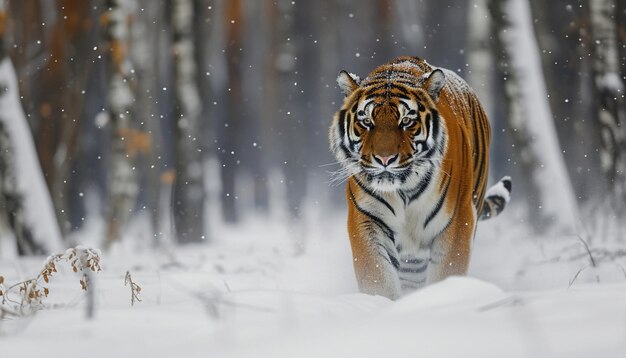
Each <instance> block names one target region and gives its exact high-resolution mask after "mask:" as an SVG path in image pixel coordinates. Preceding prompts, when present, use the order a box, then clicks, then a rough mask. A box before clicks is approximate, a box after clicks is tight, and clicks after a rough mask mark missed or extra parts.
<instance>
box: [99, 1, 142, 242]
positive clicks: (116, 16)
mask: <svg viewBox="0 0 626 358" xmlns="http://www.w3.org/2000/svg"><path fill="white" fill-rule="evenodd" d="M107 6H108V9H109V11H108V23H107V28H106V37H107V40H108V41H109V46H110V48H109V52H108V54H109V58H108V60H109V92H108V105H109V116H110V120H111V125H112V128H111V131H112V133H111V146H112V153H111V162H110V173H109V193H110V203H109V213H108V228H107V242H106V245H107V246H109V245H110V244H111V243H112V242H114V241H116V240H119V238H120V235H121V230H122V229H123V228H124V226H125V225H126V222H127V221H128V219H129V217H130V214H131V213H132V211H133V209H134V207H135V204H136V198H137V192H138V186H137V182H136V178H135V171H134V164H133V160H132V158H131V156H130V153H129V151H128V145H129V144H128V143H129V141H131V140H132V138H131V135H132V131H131V128H132V123H133V101H134V95H133V92H132V90H131V88H130V84H129V73H130V70H131V68H132V66H131V63H130V60H129V58H128V54H127V46H128V41H129V19H128V12H127V9H126V8H125V7H124V6H123V2H122V0H108V1H107Z"/></svg>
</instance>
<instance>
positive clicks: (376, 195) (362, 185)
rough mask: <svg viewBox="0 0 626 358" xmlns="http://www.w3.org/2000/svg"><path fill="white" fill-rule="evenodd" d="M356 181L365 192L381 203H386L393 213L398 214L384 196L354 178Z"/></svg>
mask: <svg viewBox="0 0 626 358" xmlns="http://www.w3.org/2000/svg"><path fill="white" fill-rule="evenodd" d="M354 181H355V182H356V183H357V184H358V185H359V187H360V188H361V189H363V191H364V192H366V193H367V194H368V195H369V196H371V197H372V198H374V199H376V200H378V201H379V202H380V203H381V204H383V205H385V206H386V207H387V209H389V211H391V213H392V214H393V215H396V212H395V210H393V207H392V206H391V205H390V204H389V203H388V202H387V200H385V199H384V198H383V197H381V196H380V195H378V194H376V193H375V192H373V191H372V190H371V189H370V188H368V187H366V186H365V185H364V184H363V183H361V182H360V181H359V180H357V179H356V178H355V179H354Z"/></svg>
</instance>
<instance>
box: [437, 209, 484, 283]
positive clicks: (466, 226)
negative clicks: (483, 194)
mask: <svg viewBox="0 0 626 358" xmlns="http://www.w3.org/2000/svg"><path fill="white" fill-rule="evenodd" d="M459 211H461V212H462V213H464V214H461V213H458V214H457V215H455V216H454V217H453V218H452V221H451V222H450V224H449V225H448V227H447V228H446V229H445V230H444V231H443V232H441V234H439V235H438V236H437V237H436V238H435V239H434V241H433V243H432V246H431V250H430V264H429V265H428V284H431V283H434V282H438V281H441V280H443V279H445V278H446V277H449V276H455V275H456V276H464V275H465V274H467V270H468V268H469V260H470V254H471V249H472V241H473V238H474V230H475V227H476V218H475V215H474V214H473V209H472V208H471V207H470V208H469V209H467V210H459Z"/></svg>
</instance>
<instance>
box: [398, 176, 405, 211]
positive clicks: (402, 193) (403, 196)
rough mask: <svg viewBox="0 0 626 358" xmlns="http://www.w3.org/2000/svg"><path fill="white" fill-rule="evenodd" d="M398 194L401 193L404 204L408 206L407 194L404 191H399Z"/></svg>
mask: <svg viewBox="0 0 626 358" xmlns="http://www.w3.org/2000/svg"><path fill="white" fill-rule="evenodd" d="M405 180H406V179H405ZM398 195H400V199H402V203H404V205H405V206H406V195H405V194H404V192H403V191H398Z"/></svg>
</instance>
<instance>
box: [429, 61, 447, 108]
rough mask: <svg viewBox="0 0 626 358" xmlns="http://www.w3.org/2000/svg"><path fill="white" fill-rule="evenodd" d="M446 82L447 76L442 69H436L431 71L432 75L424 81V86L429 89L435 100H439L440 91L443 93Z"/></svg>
mask: <svg viewBox="0 0 626 358" xmlns="http://www.w3.org/2000/svg"><path fill="white" fill-rule="evenodd" d="M445 84H446V76H445V75H444V74H443V71H442V70H440V69H436V70H434V71H433V72H431V74H430V76H428V78H427V79H426V82H425V83H424V88H425V89H426V91H428V94H429V95H430V96H431V97H432V99H433V101H435V102H436V101H437V99H439V93H441V89H442V88H443V86H444V85H445Z"/></svg>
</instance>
